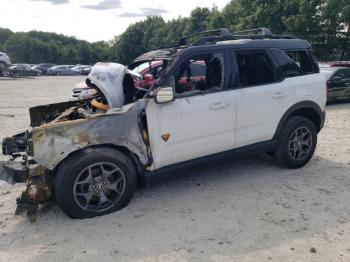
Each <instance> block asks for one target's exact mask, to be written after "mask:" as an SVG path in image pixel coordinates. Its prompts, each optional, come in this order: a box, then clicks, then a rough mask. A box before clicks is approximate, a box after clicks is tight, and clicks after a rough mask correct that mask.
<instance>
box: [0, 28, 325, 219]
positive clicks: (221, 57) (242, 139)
mask: <svg viewBox="0 0 350 262" xmlns="http://www.w3.org/2000/svg"><path fill="white" fill-rule="evenodd" d="M287 53H288V54H287ZM292 57H293V58H294V59H295V60H296V61H295V60H293V59H292ZM155 60H162V61H164V69H163V70H162V72H161V74H160V76H159V79H158V80H157V81H156V82H155V83H154V85H153V86H152V87H151V88H150V89H149V90H144V89H137V88H135V85H134V81H133V79H132V76H131V75H130V74H128V70H129V69H128V68H127V67H125V66H123V65H119V64H115V63H98V64H97V65H95V66H94V67H93V69H92V70H91V73H90V74H89V76H88V77H87V80H86V84H87V85H88V86H89V87H92V88H94V89H95V90H96V91H97V93H96V96H95V97H94V98H91V99H90V100H84V101H81V100H79V101H69V102H64V103H58V104H50V105H46V106H39V107H34V108H30V110H29V112H30V120H31V127H32V128H31V130H29V131H26V132H24V133H22V134H18V135H15V136H13V137H8V138H5V139H4V140H3V143H2V147H3V148H2V150H3V154H5V155H9V156H12V157H13V159H12V160H10V161H8V162H4V163H2V165H0V168H2V170H1V171H0V174H1V176H2V178H3V179H4V180H6V181H8V182H9V183H20V182H25V183H26V185H27V188H26V190H25V191H24V192H23V194H22V196H21V197H20V198H19V199H18V201H17V214H20V213H23V212H25V211H27V213H28V214H33V213H35V212H36V211H37V210H38V208H39V207H40V206H41V205H44V204H45V203H46V201H47V200H48V199H51V198H53V199H55V201H56V202H57V204H58V206H59V207H60V208H61V209H62V210H63V211H64V212H65V213H66V214H67V215H68V216H70V217H71V218H79V219H82V218H90V217H95V216H101V215H105V214H108V213H111V212H114V211H117V210H120V209H121V208H123V207H125V206H126V205H127V204H128V203H129V201H130V200H131V198H132V196H133V194H134V192H135V190H136V187H137V184H138V183H139V184H144V181H145V178H147V177H149V176H159V175H161V174H162V173H164V172H169V171H174V170H183V169H184V168H186V167H188V166H190V165H194V164H199V163H203V162H207V161H209V160H211V159H217V158H219V157H224V156H226V157H228V156H231V155H233V154H242V153H243V152H251V153H269V155H272V156H273V157H274V159H275V160H276V162H277V163H278V164H280V165H282V166H285V167H288V168H300V167H302V166H304V165H305V164H306V163H308V162H309V160H310V159H311V158H312V156H313V154H314V151H315V148H316V144H317V135H318V133H319V132H320V131H321V129H322V128H323V125H324V121H325V104H326V81H325V78H324V77H323V75H322V74H320V73H319V67H318V65H317V62H316V60H315V59H314V57H313V55H312V51H311V46H310V44H309V43H308V42H307V41H304V40H300V39H296V38H294V37H292V36H283V35H275V34H272V33H271V32H270V31H269V30H268V29H266V28H263V29H257V30H251V31H244V32H235V33H233V34H232V33H230V32H229V30H227V29H217V30H213V31H206V32H201V33H198V34H195V35H191V36H188V37H184V38H182V39H181V40H180V41H179V43H178V44H177V45H174V46H172V47H169V48H163V49H160V50H155V51H151V52H148V53H146V54H144V55H142V56H140V57H139V58H138V59H137V60H136V61H134V62H135V63H136V64H137V63H139V64H142V63H144V62H152V61H155ZM196 61H197V62H199V63H203V64H204V65H205V77H204V78H203V79H202V80H201V81H191V76H192V72H191V67H190V65H191V64H193V63H194V62H196ZM184 73H185V75H186V76H187V77H188V81H186V82H182V81H181V78H182V77H183V75H184Z"/></svg>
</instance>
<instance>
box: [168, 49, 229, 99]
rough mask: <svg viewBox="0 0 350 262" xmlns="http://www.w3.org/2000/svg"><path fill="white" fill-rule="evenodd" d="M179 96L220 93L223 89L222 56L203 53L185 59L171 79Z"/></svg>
mask: <svg viewBox="0 0 350 262" xmlns="http://www.w3.org/2000/svg"><path fill="white" fill-rule="evenodd" d="M171 85H172V86H173V87H175V92H176V94H177V95H179V96H187V95H195V94H199V93H203V92H211V91H220V90H222V89H223V88H224V55H223V54H222V53H220V52H218V53H205V54H201V55H196V56H192V57H190V58H188V59H186V60H185V61H184V62H183V63H182V64H181V66H179V68H178V69H177V70H176V72H175V74H174V75H173V76H172V77H171Z"/></svg>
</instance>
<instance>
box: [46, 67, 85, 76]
mask: <svg viewBox="0 0 350 262" xmlns="http://www.w3.org/2000/svg"><path fill="white" fill-rule="evenodd" d="M72 68H73V66H70V65H59V66H54V67H51V68H50V69H48V70H47V74H48V75H56V76H61V75H65V76H68V75H79V73H78V72H77V71H75V70H73V69H72Z"/></svg>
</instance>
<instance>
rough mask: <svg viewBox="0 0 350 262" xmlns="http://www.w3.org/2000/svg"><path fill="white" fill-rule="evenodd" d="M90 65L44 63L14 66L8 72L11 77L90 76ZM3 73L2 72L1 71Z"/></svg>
mask: <svg viewBox="0 0 350 262" xmlns="http://www.w3.org/2000/svg"><path fill="white" fill-rule="evenodd" d="M91 68H92V66H90V65H55V64H50V63H43V64H38V65H30V64H12V65H10V66H9V68H8V71H9V75H11V76H41V75H56V76H61V75H62V76H63V75H88V74H89V73H90V71H91ZM0 71H1V70H0Z"/></svg>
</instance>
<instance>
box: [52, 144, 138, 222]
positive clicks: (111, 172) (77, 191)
mask: <svg viewBox="0 0 350 262" xmlns="http://www.w3.org/2000/svg"><path fill="white" fill-rule="evenodd" d="M136 180H137V179H136V171H135V168H134V166H133V164H132V162H131V161H130V160H129V159H128V158H127V157H126V156H125V155H124V154H122V153H120V152H119V151H117V150H115V149H113V148H106V147H96V148H88V149H85V150H83V151H80V152H78V153H76V154H74V155H73V156H72V157H70V158H69V159H67V160H66V161H64V162H63V163H62V164H61V165H60V167H59V168H58V170H57V173H56V177H55V181H54V192H55V199H56V201H57V204H58V205H59V206H60V207H61V208H62V209H63V211H64V212H65V213H66V214H67V215H68V216H70V217H71V218H80V219H82V218H90V217H95V216H102V215H105V214H109V213H112V212H114V211H117V210H119V209H121V208H123V207H124V206H126V205H127V204H128V203H129V201H130V200H131V198H132V196H133V193H134V191H135V189H136V183H137V181H136Z"/></svg>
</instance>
